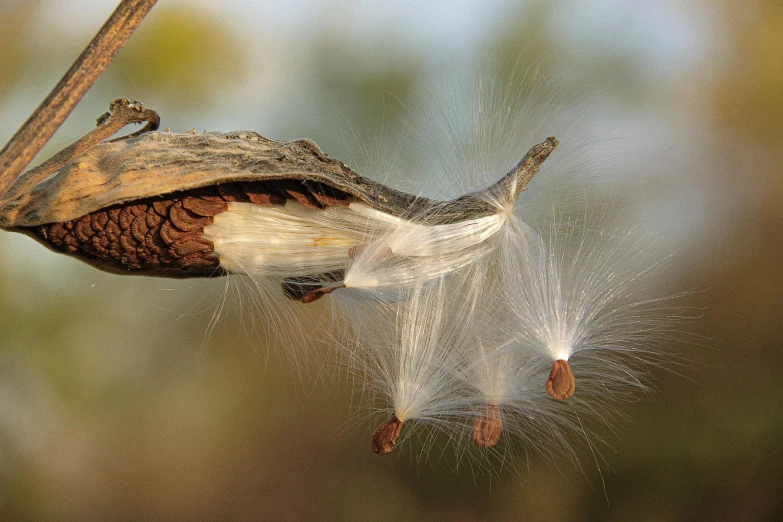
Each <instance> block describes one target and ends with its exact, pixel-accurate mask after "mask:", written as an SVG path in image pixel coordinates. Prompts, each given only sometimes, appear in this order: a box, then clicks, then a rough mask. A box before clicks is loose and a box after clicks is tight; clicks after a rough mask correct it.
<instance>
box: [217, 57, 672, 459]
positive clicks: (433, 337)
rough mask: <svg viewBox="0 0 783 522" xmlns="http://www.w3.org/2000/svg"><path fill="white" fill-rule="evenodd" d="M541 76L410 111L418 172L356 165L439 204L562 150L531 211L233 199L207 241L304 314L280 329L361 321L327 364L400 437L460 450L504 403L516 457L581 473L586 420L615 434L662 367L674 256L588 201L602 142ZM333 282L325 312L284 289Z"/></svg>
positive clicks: (531, 199) (337, 336)
mask: <svg viewBox="0 0 783 522" xmlns="http://www.w3.org/2000/svg"><path fill="white" fill-rule="evenodd" d="M530 78H531V77H530V75H528V74H527V73H522V74H519V72H518V71H516V73H512V74H510V75H509V76H508V78H507V79H506V80H504V81H496V80H495V79H494V77H492V75H491V74H490V75H489V76H487V77H486V78H484V77H482V78H481V79H480V80H479V81H477V92H473V93H472V95H473V96H474V97H473V98H470V97H469V96H464V95H463V94H464V93H462V92H456V94H457V96H456V97H455V99H456V100H457V101H456V102H453V100H452V101H447V102H445V103H441V104H440V105H438V106H436V108H435V109H434V110H432V109H431V110H428V111H427V110H424V111H419V112H416V113H415V114H414V115H413V117H414V120H416V119H418V118H422V121H423V122H424V127H423V130H422V129H414V130H413V131H411V132H410V133H409V137H410V136H413V137H414V139H415V143H409V144H410V145H412V146H413V148H414V149H418V150H419V151H420V152H421V151H423V152H424V154H423V157H424V159H425V160H426V161H424V162H423V163H421V164H420V165H419V166H418V167H417V166H411V165H409V164H406V163H405V161H403V160H405V159H407V157H408V155H407V154H406V156H405V157H404V158H403V157H402V156H400V155H399V149H395V150H396V151H397V152H395V154H397V155H396V156H395V157H393V158H390V160H389V161H387V162H386V163H385V166H384V167H383V168H377V169H375V170H373V169H370V170H369V171H368V170H367V169H361V168H360V169H359V171H360V172H361V173H362V174H363V175H370V176H371V177H374V178H376V179H381V178H386V182H387V183H389V181H388V180H389V178H397V179H399V178H402V177H403V176H407V179H408V180H411V179H418V180H424V181H422V182H421V183H420V185H419V187H418V190H416V191H415V193H416V194H420V195H426V196H428V197H434V198H437V199H444V200H445V199H451V198H454V197H456V196H459V195H461V194H465V193H467V192H469V191H471V190H472V189H480V188H485V187H487V186H489V185H491V184H492V183H494V182H496V181H497V180H498V179H499V178H500V177H501V176H503V175H504V174H505V173H506V172H507V171H508V170H509V169H510V168H511V167H513V166H514V165H515V164H516V162H517V161H518V160H519V159H520V158H521V157H522V156H523V155H524V154H525V152H526V151H527V150H528V149H529V148H530V147H531V146H533V145H535V144H536V143H539V142H540V141H542V140H543V139H544V138H546V137H547V136H551V135H555V136H557V137H558V138H559V139H560V142H561V145H560V147H559V148H558V149H557V150H555V151H554V153H553V154H552V155H551V157H550V158H549V159H548V160H547V161H546V162H545V163H544V165H543V166H542V168H541V172H540V173H539V174H538V175H537V176H536V178H534V179H533V181H532V182H531V183H530V185H529V187H528V191H527V192H526V193H523V194H522V196H521V198H520V201H519V202H509V201H500V200H499V199H498V200H497V201H490V203H492V204H493V205H494V206H495V207H496V208H497V209H498V211H497V213H496V214H493V215H490V216H487V217H484V218H480V219H473V220H468V221H464V222H460V223H454V224H447V225H429V224H428V222H433V221H431V218H432V216H429V217H428V216H416V219H415V220H411V219H402V218H399V217H396V216H392V215H390V214H387V213H384V212H380V211H378V210H376V209H373V208H371V207H369V206H367V205H365V204H363V203H358V202H354V203H351V204H350V205H349V206H348V207H329V208H327V209H325V210H314V209H309V208H307V207H304V206H302V205H301V204H299V203H297V202H295V201H288V202H287V203H286V205H285V206H257V205H252V204H248V203H230V204H229V211H228V212H225V213H222V214H219V215H218V216H216V217H215V220H214V223H213V224H212V225H210V226H208V227H206V228H205V234H206V236H207V238H208V239H210V240H211V241H213V243H214V245H215V251H216V253H217V255H219V256H220V259H221V265H222V266H223V267H224V268H226V269H227V270H229V271H231V272H234V273H239V274H245V275H248V276H250V280H251V281H252V282H253V284H254V285H255V286H256V287H257V289H258V292H257V294H258V295H260V296H261V297H260V298H259V303H260V305H262V306H259V311H260V312H261V313H264V312H263V308H264V307H267V308H271V309H272V310H275V309H278V308H277V307H278V306H279V304H280V303H281V302H282V303H284V305H283V306H284V307H287V308H288V309H291V310H294V309H296V310H297V312H298V319H297V320H296V321H298V322H295V321H294V320H293V319H292V317H293V314H288V313H281V312H274V311H273V312H272V313H273V314H277V315H274V316H273V317H272V319H271V321H270V322H272V323H276V322H279V323H285V324H286V327H285V328H283V330H286V329H287V330H291V331H296V332H299V333H301V332H305V331H306V330H307V329H308V328H309V327H310V324H309V321H308V316H307V314H308V313H309V312H310V311H311V310H313V309H314V308H313V307H316V306H322V304H323V303H324V302H328V303H331V304H332V305H333V306H332V317H333V319H332V323H331V327H332V330H337V328H336V326H335V325H337V324H338V323H339V324H343V323H342V321H345V322H346V323H347V324H348V325H349V328H347V329H346V332H347V335H349V337H345V336H343V333H344V332H342V330H341V331H340V332H337V331H334V332H332V333H333V340H334V341H335V342H334V343H333V344H335V345H338V346H339V347H341V348H344V350H343V351H342V353H340V354H339V355H336V354H333V355H334V356H339V357H340V361H341V362H342V363H343V366H342V368H343V369H347V371H348V372H350V373H351V374H353V375H358V376H359V379H360V382H361V386H360V388H361V390H362V394H363V397H365V398H367V397H370V398H371V404H372V407H373V408H376V409H379V410H380V411H383V412H385V413H387V414H389V415H391V414H394V415H396V416H397V418H398V419H400V420H403V421H405V424H404V426H405V427H404V428H403V435H402V438H403V439H405V438H407V437H409V436H410V435H411V434H412V433H415V432H416V429H417V428H424V429H425V431H426V430H427V429H428V428H430V429H435V430H438V431H445V432H446V433H447V434H448V435H449V436H450V437H451V440H452V441H455V442H456V447H457V448H459V449H460V451H462V450H465V449H466V448H468V447H472V444H471V431H472V423H473V421H474V420H475V418H476V416H477V415H478V414H480V412H481V411H482V408H483V407H484V406H485V405H488V404H493V405H497V406H498V407H499V409H500V412H501V415H502V418H503V436H502V438H501V445H500V447H502V448H503V450H504V452H505V453H504V454H507V453H508V452H512V453H513V452H514V451H515V449H517V450H519V452H524V453H527V451H528V449H533V450H535V451H538V452H540V453H541V454H543V455H545V456H547V457H549V458H552V459H553V460H554V459H560V458H562V457H563V456H565V457H567V458H568V459H569V460H572V461H577V462H578V460H579V455H578V454H577V452H576V451H575V449H574V446H575V444H574V443H575V442H577V441H579V440H581V441H583V442H586V444H587V446H588V447H589V448H590V449H591V450H592V449H593V443H594V442H595V440H596V438H595V437H596V436H595V435H594V434H593V433H592V432H591V431H589V430H588V429H587V428H585V426H584V425H583V424H582V418H581V415H582V414H587V415H588V416H589V415H593V416H595V417H597V418H599V419H600V420H601V421H605V422H609V421H610V420H611V418H612V417H611V416H612V413H613V412H614V411H615V409H616V407H617V403H618V401H622V400H626V399H628V398H631V397H633V396H634V393H635V392H637V391H639V389H644V387H645V383H646V381H645V378H646V375H645V372H646V371H647V369H649V367H650V365H651V364H652V365H659V364H662V363H663V362H665V361H667V359H666V357H667V355H666V354H665V353H664V350H663V348H664V346H665V345H666V343H667V342H668V341H669V340H671V338H672V337H674V335H675V332H676V330H677V325H678V323H679V319H678V316H679V315H680V314H679V312H678V311H677V310H675V309H674V307H673V306H672V304H671V300H670V299H669V298H668V297H667V294H666V293H665V292H662V291H661V286H660V285H661V283H660V281H661V279H660V276H661V274H662V272H663V265H664V260H662V259H661V256H660V255H659V254H657V252H656V251H655V250H654V249H652V248H649V245H648V243H649V240H650V236H651V235H654V234H644V233H641V232H639V231H638V230H639V229H640V228H641V229H644V227H634V226H633V225H632V224H631V222H632V221H633V219H631V218H630V217H629V215H628V214H624V213H621V212H619V211H618V208H619V207H617V206H614V205H612V204H606V203H605V202H604V201H606V200H609V201H611V198H607V199H602V201H601V202H599V201H598V200H596V203H595V205H593V206H589V205H585V203H584V202H585V201H586V200H587V201H589V200H591V198H592V196H591V197H587V196H586V195H587V194H588V193H589V192H590V187H589V185H586V184H585V179H586V178H587V177H589V173H590V170H591V169H590V168H589V167H590V165H599V166H600V167H601V168H603V167H604V166H605V163H602V160H596V159H595V158H596V155H600V154H601V153H596V152H595V150H594V148H595V147H593V146H594V145H596V144H600V143H601V142H602V140H603V136H599V137H593V136H592V135H590V134H588V133H587V131H585V129H584V127H580V118H579V117H574V115H573V114H568V112H567V111H564V110H562V108H561V107H560V106H559V105H558V104H557V103H555V102H554V101H553V100H554V98H553V97H552V96H551V95H550V94H549V89H550V86H549V85H544V84H541V82H536V81H533V82H530V81H529V80H530ZM531 83H532V84H533V85H535V84H536V83H538V84H539V85H538V86H537V87H536V86H534V87H531ZM454 91H455V89H454V88H447V89H444V92H447V93H448V94H451V95H453V94H455V92H454ZM542 93H544V94H542ZM452 102H453V103H452ZM412 125H414V124H412ZM604 150H605V148H604ZM376 166H377V165H376ZM585 167H587V168H585ZM444 173H446V175H445V176H444ZM586 173H587V174H586ZM373 174H374V175H373ZM434 175H435V176H437V179H434V178H433V176H434ZM577 180H578V181H577ZM389 184H391V185H393V186H394V185H396V188H408V189H409V188H410V187H411V185H412V183H409V185H408V187H401V186H400V185H399V184H395V183H393V182H391V183H389ZM601 185H602V188H607V187H608V184H605V183H604V184H598V186H601ZM428 191H429V192H428ZM489 197H492V196H489ZM498 197H499V196H498ZM428 218H429V219H428ZM338 269H345V276H344V280H343V281H340V282H336V284H335V286H338V285H344V286H345V287H347V289H338V290H337V291H335V292H334V293H332V294H330V295H329V296H328V297H325V298H324V299H323V300H322V301H319V304H308V305H303V304H301V303H297V302H293V301H287V300H286V298H285V297H283V296H282V295H281V294H282V293H281V291H280V285H279V283H280V278H283V277H289V276H309V275H318V274H321V273H325V272H330V271H333V270H338ZM351 289H353V290H351ZM297 328H299V329H298V330H297ZM294 344H295V343H294ZM561 358H562V359H566V360H569V361H570V365H571V368H572V370H573V372H574V374H575V376H576V383H577V384H576V392H575V394H574V396H572V397H571V398H569V399H566V400H565V401H558V400H555V399H552V398H551V397H549V396H548V395H547V393H546V388H545V383H546V380H547V377H548V374H549V370H550V368H551V364H552V362H553V361H554V360H556V359H561ZM411 423H412V424H411ZM426 432H427V433H429V431H426ZM427 440H428V441H430V442H431V441H432V440H433V439H432V438H429V437H428V438H427ZM476 451H479V452H480V454H482V455H484V456H486V455H487V454H488V453H490V454H492V453H493V452H494V450H489V451H488V450H487V449H486V448H484V449H481V450H478V449H477V450H476ZM481 452H483V453H481Z"/></svg>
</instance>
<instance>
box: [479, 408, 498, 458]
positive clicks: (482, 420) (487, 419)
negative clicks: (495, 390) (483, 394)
mask: <svg viewBox="0 0 783 522" xmlns="http://www.w3.org/2000/svg"><path fill="white" fill-rule="evenodd" d="M502 433H503V417H502V415H501V414H500V408H499V407H498V406H497V404H487V405H485V406H484V408H483V411H482V412H481V414H480V415H479V416H478V417H476V422H475V423H474V424H473V442H475V443H476V446H478V447H479V448H491V447H492V446H494V445H495V444H497V443H498V441H499V440H500V435H501V434H502Z"/></svg>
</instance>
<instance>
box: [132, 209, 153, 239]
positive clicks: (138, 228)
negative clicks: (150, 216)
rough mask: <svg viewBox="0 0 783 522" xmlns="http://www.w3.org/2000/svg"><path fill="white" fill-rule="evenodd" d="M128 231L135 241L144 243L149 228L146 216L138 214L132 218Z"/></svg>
mask: <svg viewBox="0 0 783 522" xmlns="http://www.w3.org/2000/svg"><path fill="white" fill-rule="evenodd" d="M130 229H131V233H132V234H133V237H134V238H136V241H138V242H139V243H144V238H145V237H146V236H147V231H148V230H149V227H148V226H147V214H146V213H144V214H139V215H138V216H136V217H135V218H133V222H132V223H131V227H130Z"/></svg>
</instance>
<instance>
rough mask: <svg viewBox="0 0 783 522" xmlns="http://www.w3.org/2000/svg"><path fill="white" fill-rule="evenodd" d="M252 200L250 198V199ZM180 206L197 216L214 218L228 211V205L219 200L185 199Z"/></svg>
mask: <svg viewBox="0 0 783 522" xmlns="http://www.w3.org/2000/svg"><path fill="white" fill-rule="evenodd" d="M251 200H252V198H251ZM182 206H183V207H185V208H186V209H188V210H190V211H191V212H193V213H194V214H198V215H199V216H204V217H207V216H214V215H215V214H220V213H221V212H225V211H226V210H228V203H226V202H225V201H223V200H222V199H220V198H211V199H209V200H207V199H202V198H194V197H187V198H184V199H183V200H182Z"/></svg>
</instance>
